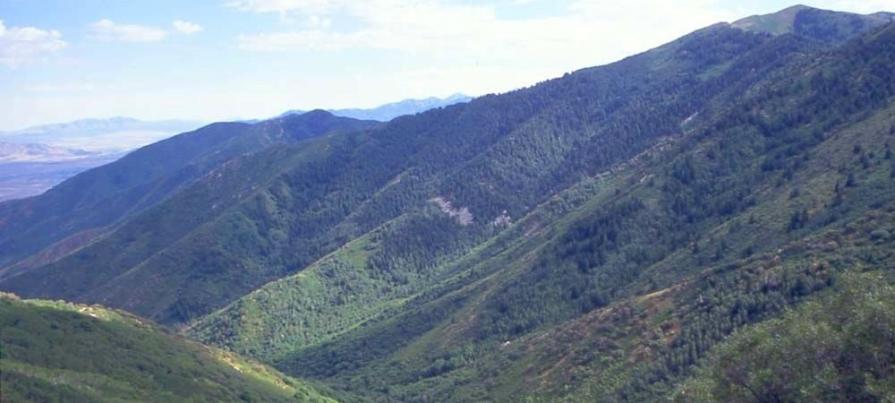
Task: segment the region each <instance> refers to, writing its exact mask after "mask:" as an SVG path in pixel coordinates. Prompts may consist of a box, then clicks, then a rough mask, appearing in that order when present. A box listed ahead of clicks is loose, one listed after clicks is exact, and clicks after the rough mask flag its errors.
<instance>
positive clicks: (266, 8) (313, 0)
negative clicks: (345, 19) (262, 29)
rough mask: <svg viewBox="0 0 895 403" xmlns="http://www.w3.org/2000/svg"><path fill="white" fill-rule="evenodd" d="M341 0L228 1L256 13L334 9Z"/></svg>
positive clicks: (316, 11)
mask: <svg viewBox="0 0 895 403" xmlns="http://www.w3.org/2000/svg"><path fill="white" fill-rule="evenodd" d="M340 3H342V1H339V0H233V1H230V2H228V3H227V5H228V6H229V7H233V8H236V9H239V10H242V11H251V12H254V13H281V14H282V13H288V12H294V11H300V12H306V13H320V12H326V11H329V10H332V9H333V8H335V7H336V6H338V5H339V4H340Z"/></svg>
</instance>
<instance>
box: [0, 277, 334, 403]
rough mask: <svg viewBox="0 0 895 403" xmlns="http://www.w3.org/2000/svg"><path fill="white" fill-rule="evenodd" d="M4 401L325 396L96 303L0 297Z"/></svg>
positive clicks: (316, 398) (309, 398)
mask: <svg viewBox="0 0 895 403" xmlns="http://www.w3.org/2000/svg"><path fill="white" fill-rule="evenodd" d="M0 368H2V370H0V382H2V386H3V387H2V391H3V392H2V396H0V400H2V401H4V402H7V401H9V402H28V401H35V402H37V401H155V402H169V401H193V402H201V401H208V402H211V401H282V402H286V401H307V402H327V401H332V400H330V399H328V398H326V397H324V396H323V395H320V394H319V393H318V392H316V391H315V390H314V389H312V388H311V387H309V386H306V385H304V384H302V383H300V382H298V381H296V380H294V379H291V378H289V377H286V376H284V375H282V374H280V373H279V372H277V371H275V370H273V369H271V368H269V367H266V366H264V365H261V364H259V363H256V362H252V361H248V360H246V359H244V358H241V357H239V356H237V355H235V354H233V353H229V352H225V351H223V350H219V349H216V348H211V347H206V346H203V345H201V344H198V343H195V342H192V341H188V340H186V339H183V338H182V337H179V336H177V335H174V334H171V333H169V331H168V330H165V329H163V328H160V327H157V326H155V325H153V324H151V323H147V322H145V321H143V320H141V319H138V318H136V317H133V316H131V315H128V314H125V313H122V312H118V311H112V310H107V309H105V308H101V307H98V306H85V305H73V304H68V303H63V302H50V301H40V300H19V299H17V298H15V297H13V296H10V295H3V296H0Z"/></svg>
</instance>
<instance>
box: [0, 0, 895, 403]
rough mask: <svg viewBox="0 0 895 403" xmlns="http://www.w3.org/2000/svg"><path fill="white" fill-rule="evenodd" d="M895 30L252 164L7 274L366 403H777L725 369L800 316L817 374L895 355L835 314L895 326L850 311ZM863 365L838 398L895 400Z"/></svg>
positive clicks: (875, 244) (884, 120)
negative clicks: (827, 360)
mask: <svg viewBox="0 0 895 403" xmlns="http://www.w3.org/2000/svg"><path fill="white" fill-rule="evenodd" d="M889 21H891V16H890V15H889V14H885V13H878V14H873V15H866V16H862V15H856V14H847V13H837V12H831V11H825V10H816V9H812V8H808V7H795V8H791V9H787V10H784V11H782V12H780V13H777V14H774V15H769V16H758V17H750V18H748V19H746V20H741V21H738V22H736V23H734V24H716V25H713V26H710V27H707V28H705V29H702V30H699V31H696V32H694V33H692V34H690V35H687V36H685V37H682V38H680V39H678V40H676V41H673V42H671V43H669V44H666V45H664V46H661V47H659V48H656V49H653V50H650V51H648V52H645V53H642V54H639V55H635V56H632V57H630V58H627V59H624V60H622V61H619V62H617V63H613V64H610V65H606V66H601V67H595V68H589V69H584V70H580V71H577V72H574V73H570V74H567V75H565V76H563V77H561V78H557V79H553V80H549V81H545V82H542V83H539V84H537V85H534V86H532V87H529V88H525V89H521V90H517V91H513V92H510V93H507V94H501V95H488V96H484V97H481V98H477V99H474V100H472V101H471V102H469V103H467V104H460V105H453V106H450V107H446V108H440V109H436V110H432V111H429V112H426V113H422V114H418V115H414V116H407V117H401V118H397V119H395V120H393V121H391V122H389V123H387V124H383V125H378V126H367V125H366V124H365V123H364V122H359V123H358V122H357V121H354V122H347V123H349V124H356V125H361V126H362V127H360V128H359V129H360V130H351V127H346V126H341V125H340V126H339V128H328V129H326V130H316V131H314V133H316V134H317V135H308V136H307V139H305V140H303V141H301V142H297V143H294V144H293V143H292V142H287V141H273V142H271V143H275V144H277V145H275V146H272V147H266V148H265V147H261V146H259V147H254V146H252V147H247V148H246V149H248V148H251V151H250V152H249V151H246V152H242V153H240V154H238V155H230V156H223V155H222V156H221V157H220V159H218V160H216V161H217V162H216V163H215V164H211V165H208V166H207V169H205V170H204V173H203V174H202V175H198V176H196V177H195V178H194V179H192V180H190V181H188V182H181V183H179V184H178V187H177V190H176V191H174V190H172V191H171V192H169V193H166V195H165V197H164V198H159V199H158V200H157V201H155V202H153V203H152V204H151V205H146V207H145V208H141V209H138V210H134V211H133V212H130V213H128V214H127V215H126V216H125V218H124V219H122V220H121V222H120V223H118V224H116V225H114V226H113V227H111V228H109V229H108V230H106V231H104V232H103V233H102V234H101V235H100V236H98V237H96V238H91V243H90V244H88V245H86V246H83V247H81V248H79V249H77V250H74V251H73V252H72V253H69V254H63V256H60V257H58V259H43V260H41V259H38V261H29V262H31V263H29V264H27V265H24V266H22V265H19V266H14V268H13V269H8V270H7V271H6V272H5V275H4V274H3V272H2V271H0V289H3V290H9V291H12V292H15V293H17V294H20V295H23V296H26V297H28V298H50V299H55V298H61V299H66V300H72V301H78V302H86V303H100V304H103V305H107V306H112V307H115V308H118V309H124V310H127V311H129V312H132V313H134V314H137V315H140V316H144V317H147V318H150V319H152V320H155V321H158V322H160V323H163V324H165V325H171V326H174V327H175V328H176V329H177V330H178V331H180V332H181V333H182V334H183V335H185V336H187V337H190V338H193V339H196V340H199V341H201V342H203V343H206V344H210V345H216V346H219V347H221V348H225V349H227V350H230V351H233V352H235V353H238V354H241V355H244V356H247V357H252V358H253V359H257V360H259V361H262V362H265V363H267V364H270V365H272V366H274V367H276V368H278V370H280V371H283V372H284V373H287V374H289V375H291V376H296V377H299V378H302V379H309V380H313V381H315V382H319V383H320V384H325V385H327V386H328V387H330V388H332V389H333V390H334V392H333V393H334V395H333V396H335V397H337V398H339V399H340V400H346V401H408V402H417V401H419V402H426V401H469V402H482V401H507V402H510V401H659V400H665V399H679V400H680V399H683V401H687V397H688V396H697V397H698V398H700V399H703V400H706V401H718V400H732V401H769V400H763V396H765V395H754V394H753V395H751V396H748V395H742V393H744V392H743V389H744V388H745V389H747V390H748V388H747V387H746V386H748V387H753V385H755V383H756V382H759V383H760V382H769V381H770V380H772V379H773V373H771V374H770V375H765V376H764V377H763V378H761V377H758V378H742V377H741V378H738V379H737V382H740V383H741V385H746V386H742V388H740V387H739V386H737V387H735V388H726V386H725V382H727V381H728V379H724V378H718V377H717V376H718V375H717V374H718V372H717V371H715V369H718V368H721V369H724V368H727V367H725V365H726V364H725V363H726V362H730V361H731V360H733V361H735V362H743V363H744V368H747V365H752V366H753V367H755V366H757V367H760V366H761V365H762V363H763V361H762V359H761V358H760V356H759V355H758V354H767V355H771V354H777V352H779V351H780V350H779V347H778V346H774V345H773V344H772V343H770V342H769V341H768V338H769V337H771V336H768V334H769V333H773V334H780V335H781V336H780V337H781V338H784V339H787V340H790V341H788V343H797V341H796V339H797V338H798V337H802V335H805V337H811V333H807V332H812V331H814V332H816V330H811V329H806V328H805V326H806V325H805V324H804V323H803V322H799V320H800V319H799V318H797V317H793V315H796V314H793V313H787V312H790V311H791V310H792V309H795V310H796V311H795V312H805V315H807V316H812V317H816V318H818V319H817V320H818V323H820V324H821V325H822V324H824V323H827V325H828V326H829V328H830V329H832V330H831V331H835V332H834V333H835V334H836V338H831V339H830V340H829V341H828V343H827V345H825V346H818V350H817V351H821V350H820V349H821V348H823V349H825V350H823V351H826V352H828V353H829V354H831V355H837V354H838V355H837V356H840V357H841V356H843V355H847V354H849V353H848V352H853V351H858V350H860V349H861V348H862V346H864V345H865V343H867V346H868V348H869V346H870V344H872V343H877V342H880V341H881V340H882V341H885V340H888V339H885V337H889V336H886V335H876V333H874V332H878V330H879V327H876V328H874V327H872V326H871V325H872V323H871V320H872V318H873V317H865V316H860V315H855V316H854V318H847V317H845V316H844V315H843V314H841V313H837V312H842V311H843V310H847V309H853V310H855V309H857V310H862V309H864V308H862V307H868V308H867V310H866V312H867V314H868V315H875V314H874V313H873V312H876V311H874V310H873V309H882V310H884V308H873V309H870V308H869V306H870V305H873V304H875V303H877V302H878V301H881V300H882V299H883V297H879V296H872V297H868V298H869V299H864V300H860V299H859V300H854V299H852V300H853V301H851V302H848V301H846V302H843V299H842V298H843V297H842V296H843V295H849V293H853V292H854V290H855V289H856V287H859V286H855V285H854V283H855V282H860V281H867V280H866V278H874V279H877V280H876V281H875V282H876V283H877V285H878V287H879V288H873V289H875V290H878V292H879V293H881V294H880V295H888V294H885V293H887V292H889V291H886V290H888V288H886V287H889V286H888V285H885V284H884V283H886V282H891V281H892V280H893V279H895V275H893V272H892V271H891V270H890V268H891V267H893V264H895V249H893V247H895V235H893V234H895V159H893V158H892V150H891V148H892V143H895V102H893V100H895V24H893V23H891V22H889ZM301 116H304V115H301ZM321 116H322V115H321ZM268 124H270V123H268ZM349 126H350V125H349ZM240 127H242V126H240ZM251 127H252V129H251V130H256V131H255V132H252V133H254V135H258V133H268V134H269V133H271V131H270V130H261V129H258V127H266V126H251ZM240 130H243V129H240ZM245 130H249V129H245ZM257 130H261V131H260V132H259V131H257ZM225 131H226V130H225ZM273 132H276V130H274V131H273ZM284 132H289V131H288V130H285V131H284ZM246 133H248V132H246ZM238 136H247V137H245V138H247V139H250V138H252V136H253V134H245V135H242V134H240V135H238ZM240 138H243V137H240ZM246 141H249V140H246ZM252 141H254V140H252ZM286 143H289V144H286ZM252 144H256V143H252ZM215 147H218V146H215ZM110 172H114V171H110ZM166 178H167V176H166ZM78 180H83V181H85V183H87V184H89V183H93V179H90V177H89V176H86V177H84V178H81V179H78V178H74V179H73V181H78ZM98 183H99V184H98V185H97V186H102V181H99V182H98ZM86 186H87V185H84V186H82V187H86ZM135 192H136V191H135ZM138 193H139V192H137V193H134V194H138ZM50 199H51V198H46V199H41V198H37V199H33V200H32V203H39V202H42V200H50ZM7 207H8V205H0V211H2V209H3V208H7ZM81 216H82V215H81V213H74V214H73V215H72V216H71V217H69V216H65V217H66V218H65V219H66V220H80V219H81V218H79V217H81ZM0 217H4V216H2V215H0ZM5 217H8V218H6V221H5V223H4V224H0V225H4V226H5V227H3V228H8V229H15V228H32V227H29V226H30V225H32V224H30V221H28V220H30V219H27V218H26V219H24V221H20V219H17V218H15V217H14V216H11V215H9V216H5ZM83 217H90V214H87V215H84V216H83ZM85 219H87V218H85ZM33 228H35V231H37V232H35V233H38V234H43V232H42V230H39V229H36V228H38V227H33ZM66 228H70V227H66ZM0 230H2V228H0ZM10 239H11V238H10ZM0 240H2V239H0ZM16 242H23V243H26V244H27V243H29V242H32V241H31V240H29V238H27V237H25V238H22V240H21V241H16ZM38 243H39V242H38ZM44 246H45V245H43V244H41V245H39V246H38V247H35V248H34V251H37V250H38V249H39V248H43V247H44ZM22 257H24V256H22ZM17 258H18V257H17ZM855 273H861V274H855ZM862 279H863V280H862ZM818 301H819V302H818ZM830 301H832V302H830ZM836 301H839V302H836ZM805 302H808V303H807V305H805V308H802V307H799V305H804V303H805ZM847 303H854V305H848V306H847ZM830 304H833V305H830ZM825 306H829V307H831V308H830V309H825V308H822V307H825ZM834 306H835V307H834ZM818 307H821V308H818ZM834 308H835V309H834ZM799 310H802V311H799ZM818 310H820V311H823V312H818ZM837 310H838V311H837ZM812 312H813V313H812ZM781 315H783V316H782V319H775V318H778V317H781ZM823 315H828V316H823ZM868 318H871V319H868ZM879 318H880V322H879V323H878V324H877V325H883V326H884V325H885V323H888V322H885V321H886V320H889V319H890V318H888V317H887V316H879ZM846 319H854V321H853V322H849V323H850V324H847V323H844V322H843V321H845V320H846ZM790 327H791V329H790ZM787 332H789V333H787ZM856 332H864V333H862V334H865V333H866V334H868V335H869V336H868V338H866V339H858V340H853V342H854V343H855V344H851V345H849V344H847V343H845V340H846V339H849V337H848V335H853V334H856ZM732 334H733V335H734V336H733V337H732V338H728V337H729V336H730V335H732ZM871 336H872V337H871ZM818 337H819V336H818ZM840 341H841V342H840ZM744 346H759V347H760V348H757V349H756V355H755V356H750V354H751V351H750V348H748V347H744ZM874 348H875V347H874ZM775 349H777V350H775ZM811 351H813V350H812V347H811V346H807V347H805V349H804V350H801V351H792V354H793V355H792V357H793V360H803V361H799V362H800V363H801V364H804V365H808V364H806V362H807V361H805V360H809V359H808V358H798V357H801V356H806V355H808V354H810V353H811ZM868 351H874V352H878V353H879V354H883V355H884V354H891V351H890V350H886V349H885V348H883V347H880V348H878V349H873V350H868ZM800 354H801V356H800ZM775 357H778V356H775ZM865 358H867V357H857V358H856V360H858V359H860V360H858V361H854V362H845V361H842V362H838V361H837V362H834V363H832V364H831V366H830V367H829V368H828V370H826V372H824V373H823V376H824V377H825V378H823V379H824V380H825V381H829V382H828V383H829V384H835V385H843V386H842V387H847V388H851V389H848V390H849V391H853V392H846V395H845V396H863V397H865V398H866V399H864V398H862V399H863V401H879V400H884V399H885V398H886V396H891V393H892V388H891V377H890V376H889V375H890V372H886V371H891V369H892V368H893V366H892V365H891V362H886V359H887V358H885V356H883V358H879V356H877V357H873V359H869V358H867V359H865ZM874 360H876V361H874ZM765 361H767V365H768V368H776V369H775V370H774V371H783V370H782V369H780V368H779V365H782V364H780V362H779V361H773V360H765ZM801 364H800V365H801ZM773 365H778V367H773ZM862 365H876V367H873V368H872V369H868V371H871V372H868V374H869V375H868V377H867V378H865V379H864V380H863V381H861V380H858V379H857V377H860V376H863V375H861V371H862V370H863V369H862V368H860V366H862ZM756 371H757V370H756ZM873 371H875V372H873ZM753 372H755V371H753ZM725 374H727V375H723V374H722V375H723V376H728V375H729V376H739V375H738V374H737V373H730V372H729V371H728V372H727V373H725ZM785 376H789V378H786V377H785ZM781 379H792V382H793V383H794V384H799V382H801V384H804V385H806V386H805V387H804V388H803V389H804V393H805V394H804V395H801V398H804V399H808V398H810V397H818V398H819V399H820V400H823V399H827V400H836V399H835V396H842V395H833V394H824V393H827V392H824V391H823V390H821V389H816V388H817V387H819V386H817V383H814V384H812V383H811V381H810V380H804V379H801V378H799V377H798V374H783V373H781ZM837 382H838V383H837ZM786 386H787V387H789V386H790V385H786ZM811 388H815V389H811ZM792 390H794V389H786V388H782V389H780V390H779V393H778V392H773V393H772V394H768V395H766V396H767V398H768V399H771V401H772V400H773V397H775V396H776V397H779V398H781V399H783V400H787V399H789V398H792V396H794V395H792V394H791V393H795V392H792ZM738 393H739V394H738ZM799 393H802V392H799ZM839 393H842V392H841V391H840V392H839ZM824 396H826V397H824ZM796 399H797V398H796ZM874 399H876V400H874Z"/></svg>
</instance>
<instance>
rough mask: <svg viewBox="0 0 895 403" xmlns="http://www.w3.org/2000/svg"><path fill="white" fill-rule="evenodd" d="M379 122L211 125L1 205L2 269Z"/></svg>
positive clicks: (324, 118) (328, 119)
mask: <svg viewBox="0 0 895 403" xmlns="http://www.w3.org/2000/svg"><path fill="white" fill-rule="evenodd" d="M375 124H376V123H375V122H367V121H358V120H354V119H348V118H339V117H335V116H333V115H331V114H329V113H327V112H323V111H312V112H308V113H306V114H303V115H296V116H289V117H285V118H278V119H272V120H269V121H264V122H261V123H257V124H245V123H216V124H211V125H208V126H205V127H202V128H200V129H197V130H195V131H192V132H187V133H182V134H180V135H177V136H174V137H171V138H168V139H166V140H163V141H160V142H157V143H153V144H151V145H148V146H145V147H143V148H140V149H138V150H136V151H134V152H131V153H129V154H128V155H126V156H125V157H123V158H121V159H119V160H117V161H115V162H113V163H111V164H108V165H103V166H101V167H98V168H94V169H91V170H89V171H86V172H84V173H82V174H79V175H77V176H74V177H72V178H70V179H68V180H66V181H64V182H63V183H61V184H59V185H58V186H56V187H54V188H53V189H51V190H49V191H47V192H46V193H44V194H43V195H41V196H39V197H35V198H30V199H23V200H13V201H8V202H5V203H0V267H2V266H9V265H12V264H14V263H15V262H16V261H18V260H20V259H22V258H25V257H27V256H29V255H32V254H35V253H37V252H39V251H41V250H42V249H44V248H49V249H50V250H49V251H48V253H49V254H51V255H54V256H56V255H59V254H60V253H61V252H60V251H59V250H58V249H59V248H53V247H52V246H53V245H54V244H56V243H57V242H60V241H62V243H63V244H62V245H57V246H61V247H62V248H63V249H65V250H68V249H71V248H77V247H80V245H83V244H85V243H87V242H89V241H90V240H92V239H94V237H96V236H98V235H99V234H100V233H102V232H104V231H107V230H109V229H111V228H110V227H111V226H114V225H115V224H116V223H118V222H119V221H121V220H123V219H124V218H126V217H128V216H129V215H132V214H136V213H138V212H140V211H143V210H145V209H147V208H149V207H151V206H153V205H155V204H156V203H158V202H160V201H162V200H165V199H166V198H167V197H168V196H170V195H171V194H174V193H176V192H177V191H178V190H180V189H181V188H182V187H185V186H187V185H188V184H190V183H192V182H193V181H195V180H197V179H199V178H202V177H204V176H207V175H208V174H209V173H210V172H212V171H213V170H214V169H217V168H220V167H223V166H224V164H225V163H227V162H229V161H231V160H234V159H238V157H240V156H242V155H244V154H250V153H252V152H256V151H260V150H262V149H264V148H266V147H270V146H273V145H279V144H291V143H296V142H300V141H302V140H305V139H308V138H313V137H316V136H322V135H325V134H330V133H334V132H339V131H352V130H359V129H363V128H367V127H372V126H373V125H375ZM2 272H3V270H0V277H3V274H2Z"/></svg>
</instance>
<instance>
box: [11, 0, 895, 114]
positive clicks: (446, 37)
mask: <svg viewBox="0 0 895 403" xmlns="http://www.w3.org/2000/svg"><path fill="white" fill-rule="evenodd" d="M791 4H792V3H790V2H785V1H776V0H758V1H749V2H742V1H730V0H725V1H721V0H676V1H667V0H627V1H614V0H613V1H608V0H567V1H562V0H495V1H488V2H485V1H472V0H400V1H399V0H189V1H185V0H178V1H175V0H0V21H2V23H0V24H2V25H0V130H10V129H17V128H22V127H25V126H29V125H35V124H43V123H49V122H59V121H67V120H73V119H79V118H87V117H109V116H133V117H138V118H143V119H168V118H179V119H200V120H205V121H213V120H223V119H234V118H254V117H265V116H270V115H274V114H276V113H279V112H281V111H284V110H287V109H310V108H344V107H368V106H375V105H378V104H382V103H385V102H391V101H396V100H400V99H404V98H411V97H415V98H418V97H426V96H447V95H450V94H452V93H456V92H463V93H466V94H470V95H481V94H485V93H491V92H503V91H507V90H511V89H514V88H518V87H521V86H526V85H530V84H534V83H536V82H538V81H542V80H544V79H547V78H550V77H554V76H558V75H561V74H563V73H564V72H567V71H572V70H576V69H579V68H583V67H588V66H593V65H599V64H605V63H608V62H611V61H614V60H617V59H619V58H621V57H624V56H627V55H630V54H633V53H637V52H640V51H643V50H646V49H649V48H651V47H654V46H657V45H660V44H662V43H664V42H667V41H670V40H673V39H674V38H676V37H678V36H680V35H683V34H685V33H687V32H690V31H693V30H695V29H698V28H701V27H704V26H706V25H709V24H711V23H714V22H718V21H732V20H735V19H738V18H741V17H745V16H748V15H752V14H760V13H768V12H773V11H777V10H779V9H782V8H785V7H787V6H789V5H791ZM807 4H809V5H813V6H816V7H821V8H829V9H837V10H847V11H855V12H871V11H879V10H888V11H892V10H895V0H818V1H808V2H807Z"/></svg>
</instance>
